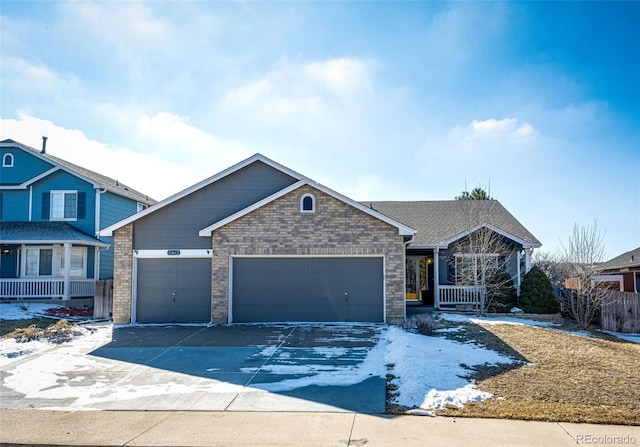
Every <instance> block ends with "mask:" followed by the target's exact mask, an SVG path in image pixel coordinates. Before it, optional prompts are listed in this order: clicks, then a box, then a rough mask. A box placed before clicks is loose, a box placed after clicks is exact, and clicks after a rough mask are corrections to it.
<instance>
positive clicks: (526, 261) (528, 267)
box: [524, 248, 533, 275]
mask: <svg viewBox="0 0 640 447" xmlns="http://www.w3.org/2000/svg"><path fill="white" fill-rule="evenodd" d="M532 252H533V248H525V249H524V273H525V275H526V274H527V273H529V270H531V253H532Z"/></svg>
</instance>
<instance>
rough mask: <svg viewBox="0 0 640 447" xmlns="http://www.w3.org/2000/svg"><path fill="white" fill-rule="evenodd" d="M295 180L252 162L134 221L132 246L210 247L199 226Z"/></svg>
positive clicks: (207, 224) (141, 248)
mask: <svg viewBox="0 0 640 447" xmlns="http://www.w3.org/2000/svg"><path fill="white" fill-rule="evenodd" d="M295 182H296V179H294V178H293V177H290V176H289V175H287V174H285V173H283V172H282V171H279V170H277V169H274V168H272V167H271V166H268V165H266V164H265V163H262V162H255V163H252V164H250V165H249V166H246V167H244V168H242V169H241V170H239V171H237V172H235V173H233V174H231V175H229V176H227V177H224V178H222V179H220V180H218V181H217V182H215V183H212V184H211V185H208V186H205V187H204V188H201V189H199V190H198V191H195V192H193V193H192V194H190V195H188V196H186V197H183V198H182V199H180V200H178V201H176V202H174V203H172V204H170V205H167V206H166V207H164V208H161V209H159V210H158V211H156V212H155V213H152V214H149V215H148V216H146V217H143V218H142V219H140V220H138V221H137V222H135V223H134V227H133V231H134V233H133V240H134V248H136V249H139V250H144V249H164V248H184V249H187V248H211V239H210V238H206V237H200V236H199V235H198V232H199V231H200V230H202V229H203V228H205V227H207V226H209V225H211V224H213V223H215V222H218V221H219V220H221V219H224V218H225V217H228V216H230V215H232V214H233V213H236V212H238V211H240V210H242V209H244V208H246V207H248V206H250V205H252V204H254V203H256V202H258V201H259V200H262V199H264V198H265V197H268V196H270V195H271V194H274V193H276V192H278V191H280V190H281V189H283V188H286V187H287V186H289V185H291V184H293V183H295Z"/></svg>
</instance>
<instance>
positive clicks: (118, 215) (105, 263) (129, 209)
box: [99, 192, 138, 279]
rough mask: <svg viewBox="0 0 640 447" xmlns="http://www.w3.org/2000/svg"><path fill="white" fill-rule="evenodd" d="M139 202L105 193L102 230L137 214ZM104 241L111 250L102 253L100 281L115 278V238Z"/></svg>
mask: <svg viewBox="0 0 640 447" xmlns="http://www.w3.org/2000/svg"><path fill="white" fill-rule="evenodd" d="M137 206H138V202H137V201H135V200H131V199H128V198H126V197H122V196H119V195H117V194H113V193H111V192H105V193H103V194H101V196H100V225H99V226H100V228H99V229H103V228H106V227H108V226H109V225H111V224H114V223H116V222H119V221H121V220H122V219H124V218H125V217H129V216H130V215H132V214H135V213H136V211H137ZM100 239H101V240H102V241H104V242H106V243H107V244H109V249H108V250H105V251H101V252H100V279H111V278H113V258H114V244H113V238H110V237H102V238H100Z"/></svg>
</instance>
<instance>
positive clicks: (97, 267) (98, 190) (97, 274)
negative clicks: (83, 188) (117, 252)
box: [93, 188, 109, 281]
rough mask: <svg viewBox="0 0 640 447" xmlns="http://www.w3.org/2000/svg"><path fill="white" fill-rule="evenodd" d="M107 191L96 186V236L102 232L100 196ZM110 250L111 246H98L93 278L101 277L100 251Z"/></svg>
mask: <svg viewBox="0 0 640 447" xmlns="http://www.w3.org/2000/svg"><path fill="white" fill-rule="evenodd" d="M105 192H107V190H106V189H105V188H96V205H95V206H96V210H95V213H94V215H95V222H94V227H93V231H94V232H95V236H96V238H98V236H99V234H98V233H99V232H100V209H101V206H100V196H101V195H102V194H104V193H105ZM106 250H109V247H107V248H104V249H102V250H100V247H97V249H96V253H95V254H96V258H95V259H94V262H93V279H95V280H96V281H97V280H99V279H100V252H101V251H106Z"/></svg>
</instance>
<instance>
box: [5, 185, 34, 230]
mask: <svg viewBox="0 0 640 447" xmlns="http://www.w3.org/2000/svg"><path fill="white" fill-rule="evenodd" d="M2 220H3V221H5V222H23V221H27V220H29V190H25V189H17V190H13V189H9V190H3V191H2Z"/></svg>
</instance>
